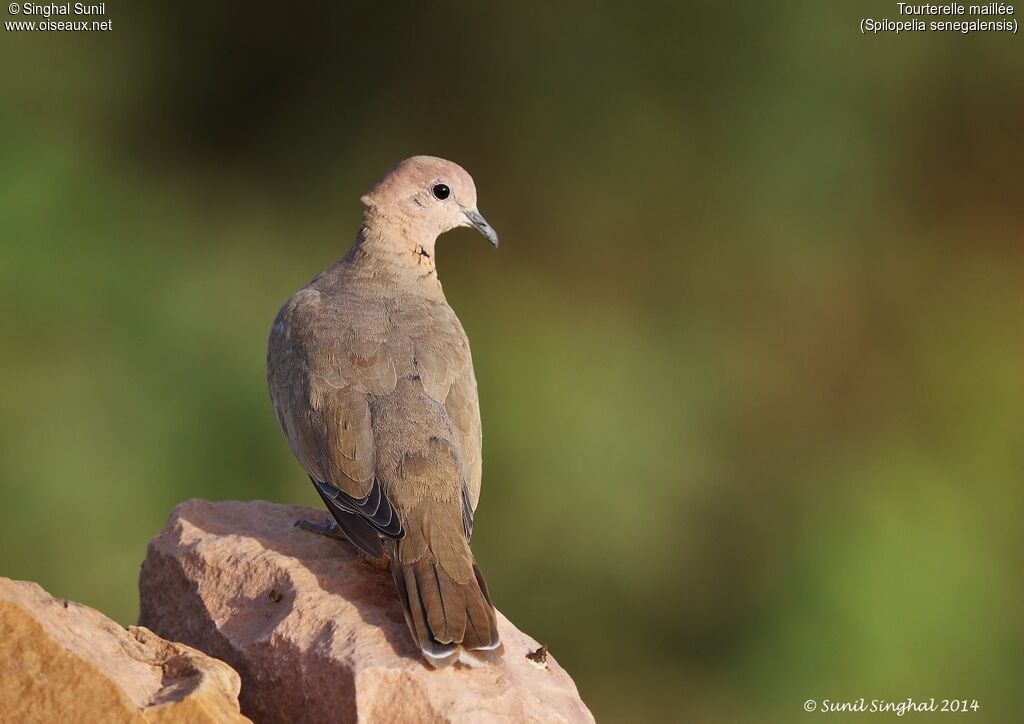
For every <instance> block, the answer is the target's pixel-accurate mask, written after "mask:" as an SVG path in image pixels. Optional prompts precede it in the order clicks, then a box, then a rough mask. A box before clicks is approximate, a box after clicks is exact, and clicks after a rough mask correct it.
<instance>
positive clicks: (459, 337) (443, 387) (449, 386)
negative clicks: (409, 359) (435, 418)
mask: <svg viewBox="0 0 1024 724" xmlns="http://www.w3.org/2000/svg"><path fill="white" fill-rule="evenodd" d="M427 317H428V319H429V326H428V327H427V328H426V330H425V332H424V334H422V335H420V336H418V337H416V338H415V339H414V342H413V349H414V353H415V361H416V369H417V373H418V374H419V378H420V382H421V384H422V385H423V390H424V391H425V392H426V393H427V395H429V396H430V397H431V398H432V399H434V400H435V401H437V402H440V403H442V404H443V405H444V409H445V412H446V413H447V415H448V420H449V423H450V425H451V432H452V436H453V438H454V440H455V442H456V444H457V450H458V457H459V462H460V463H461V467H462V490H461V500H462V516H463V528H464V530H465V533H466V538H467V539H468V538H470V537H472V534H473V512H474V511H475V510H476V506H477V502H478V501H479V499H480V476H481V460H480V448H481V428H480V404H479V401H478V399H477V389H476V377H475V376H474V374H473V360H472V357H471V355H470V351H469V341H468V340H467V339H466V333H465V331H464V330H463V329H462V325H461V324H460V323H459V320H458V317H456V316H455V313H454V312H453V311H452V310H451V308H450V307H448V306H447V305H437V306H434V307H432V308H430V309H429V310H428V314H427Z"/></svg>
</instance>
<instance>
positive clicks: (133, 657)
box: [0, 578, 249, 724]
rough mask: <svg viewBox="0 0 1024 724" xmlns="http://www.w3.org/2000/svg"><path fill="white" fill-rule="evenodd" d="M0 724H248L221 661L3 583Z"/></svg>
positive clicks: (24, 586)
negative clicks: (223, 723)
mask: <svg viewBox="0 0 1024 724" xmlns="http://www.w3.org/2000/svg"><path fill="white" fill-rule="evenodd" d="M0 642H2V645H3V649H2V650H3V656H0V702H2V709H0V721H3V722H18V724H32V723H35V722H39V723H40V724H42V723H43V722H46V723H47V724H48V723H50V722H140V723H153V724H155V723H158V722H159V723H161V724H163V723H166V724H170V723H171V722H190V723H194V724H205V723H207V722H208V723H209V724H217V723H219V722H248V721H249V720H248V719H246V718H245V717H244V716H242V715H241V713H240V712H239V708H238V690H239V686H240V683H239V679H238V674H236V673H235V672H234V671H232V670H231V667H229V666H228V665H227V664H225V663H224V662H222V661H217V660H216V659H212V658H210V657H208V656H206V655H205V654H203V653H201V652H199V651H196V650H195V649H192V648H189V647H188V646H182V645H181V644H175V643H171V642H169V641H165V640H163V639H162V638H160V637H159V636H157V635H156V634H154V633H153V632H152V631H149V630H147V629H145V628H142V627H136V626H132V627H130V628H129V629H128V630H125V629H124V628H122V627H121V626H119V625H118V624H117V623H115V622H114V621H111V620H110V619H109V618H107V617H106V616H104V615H103V614H101V613H100V612H99V611H95V610H93V609H91V608H89V607H88V606H83V605H82V604H80V603H75V602H73V601H67V600H64V599H56V598H53V597H52V596H50V595H49V594H48V593H47V592H46V591H44V590H43V589H42V588H41V587H40V586H39V585H38V584H35V583H31V582H26V581H12V580H11V579H9V578H0Z"/></svg>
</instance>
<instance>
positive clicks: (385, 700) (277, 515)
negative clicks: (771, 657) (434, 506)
mask: <svg viewBox="0 0 1024 724" xmlns="http://www.w3.org/2000/svg"><path fill="white" fill-rule="evenodd" d="M325 517H326V512H325V511H318V510H312V509H310V508H301V507H294V506H282V505H274V504H271V503H266V502H262V501H255V502H248V503H238V502H223V503H211V502H207V501H203V500H191V501H188V502H186V503H183V504H181V505H180V506H178V508H177V509H176V510H175V511H174V512H173V513H172V514H171V517H170V520H169V521H168V523H167V527H166V528H165V529H164V530H163V531H162V532H161V533H160V534H159V535H158V536H157V537H156V538H154V539H153V540H152V541H151V542H150V545H149V551H148V554H147V556H146V561H145V563H143V565H142V574H141V577H140V579H139V592H140V598H141V613H140V616H139V622H140V623H141V624H142V625H145V626H148V627H149V628H151V629H152V630H154V631H156V632H157V633H159V634H161V635H162V636H165V637H169V638H172V639H174V640H177V641H183V642H185V643H187V644H189V645H191V646H194V647H196V648H198V649H200V650H202V651H205V652H207V653H208V654H210V655H212V656H216V657H217V658H220V659H223V660H224V661H227V662H228V663H230V664H231V665H232V666H234V667H235V669H236V670H237V671H238V672H239V674H241V677H242V694H241V697H240V700H241V704H242V711H243V712H245V713H246V714H247V715H248V716H250V717H252V718H253V719H255V720H256V721H259V722H261V723H267V722H296V721H303V722H327V721H331V722H354V721H356V720H359V721H363V722H389V723H390V722H443V721H452V722H462V721H465V722H489V721H547V722H590V721H593V717H592V716H591V714H590V712H589V710H588V709H587V707H586V706H585V705H584V704H583V702H582V701H581V700H580V698H579V694H578V693H577V691H576V686H575V685H574V684H573V681H572V679H571V678H570V677H569V675H568V674H567V673H566V672H565V670H564V669H562V668H561V667H560V666H559V665H558V663H557V662H556V661H555V660H554V659H553V658H551V657H550V656H549V655H547V654H546V652H544V651H542V652H541V653H536V652H537V651H538V649H540V648H541V647H540V645H539V644H538V643H537V642H536V641H534V640H533V639H531V638H530V637H529V636H527V635H526V634H524V633H522V632H520V631H519V630H517V629H516V628H515V627H514V626H513V625H512V624H511V623H509V622H508V620H507V619H506V618H504V617H503V616H502V615H501V614H500V613H499V614H498V626H499V630H500V631H501V638H502V642H503V644H504V652H503V653H502V654H500V655H494V654H491V655H489V658H488V659H487V660H482V659H478V660H476V661H475V662H474V663H472V665H464V664H462V663H456V664H455V665H454V666H450V667H448V668H446V669H440V670H434V669H431V668H430V667H428V666H427V665H426V664H425V663H424V662H423V661H422V659H421V658H420V654H419V651H418V650H417V648H416V646H415V645H414V644H413V641H412V638H411V637H410V635H409V632H408V630H407V628H406V625H405V620H404V618H403V616H402V609H401V606H400V604H399V602H398V598H397V596H396V594H395V591H394V588H393V586H394V584H393V583H392V581H391V576H390V574H389V573H388V572H387V571H384V570H380V569H379V568H375V567H373V566H372V565H371V564H370V563H369V562H367V561H366V560H365V559H364V558H362V557H361V556H360V555H359V554H357V553H356V551H355V549H354V548H353V547H352V546H351V545H349V544H348V543H347V542H344V541H338V540H333V539H329V538H325V537H323V536H319V535H315V534H312V533H309V532H307V531H304V530H302V529H299V528H296V527H295V526H294V524H295V521H296V520H299V519H300V518H306V519H315V520H320V519H323V518H325Z"/></svg>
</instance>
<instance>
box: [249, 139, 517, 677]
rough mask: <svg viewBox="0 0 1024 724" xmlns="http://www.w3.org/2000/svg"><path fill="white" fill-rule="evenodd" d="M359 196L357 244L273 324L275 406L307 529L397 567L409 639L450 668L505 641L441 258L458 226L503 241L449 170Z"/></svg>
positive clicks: (477, 430) (457, 172)
mask: <svg viewBox="0 0 1024 724" xmlns="http://www.w3.org/2000/svg"><path fill="white" fill-rule="evenodd" d="M361 200H362V202H363V204H364V205H365V207H366V208H365V211H364V213H363V217H362V223H361V226H360V229H359V233H358V235H357V236H356V240H355V243H354V244H353V246H352V248H351V249H350V250H349V251H348V253H347V254H346V255H345V257H344V258H342V259H341V261H339V262H338V263H336V264H334V265H333V266H331V267H330V268H328V269H327V270H326V271H324V272H322V273H320V274H319V275H318V276H317V277H315V278H314V279H313V281H311V282H310V283H309V285H308V286H306V287H305V288H303V289H302V290H300V291H299V292H297V293H296V294H295V295H293V296H292V297H291V298H290V299H289V300H288V301H287V302H286V303H285V304H284V306H282V307H281V310H280V312H279V313H278V315H277V318H276V319H275V321H274V323H273V327H272V329H271V333H270V340H269V344H268V350H267V379H268V383H269V386H270V397H271V401H272V403H273V407H274V411H275V413H276V415H277V419H278V422H279V423H280V425H281V429H282V430H283V431H284V434H285V437H286V438H287V440H288V444H289V446H290V447H291V450H292V452H293V453H294V455H295V457H296V458H297V459H298V461H299V463H300V464H301V466H302V468H303V469H304V470H305V472H306V474H307V475H308V476H309V479H310V480H311V481H312V483H313V485H314V487H315V488H316V491H317V493H319V495H320V497H321V498H322V499H323V501H324V504H325V505H326V506H327V509H328V511H329V512H330V514H331V518H330V519H328V523H322V524H316V523H310V522H308V521H306V522H302V525H303V527H306V528H309V529H311V530H315V531H317V532H321V533H325V534H328V535H334V536H335V537H340V535H343V536H344V538H347V539H348V540H349V541H350V542H351V543H352V544H353V545H355V546H356V547H357V548H358V549H360V550H361V551H363V552H364V553H365V554H366V555H368V556H371V557H373V558H389V559H390V563H389V566H390V570H391V574H392V577H393V579H394V584H395V589H396V591H397V593H398V597H399V598H400V599H401V603H402V608H403V610H404V613H405V620H406V623H407V624H408V627H409V630H410V632H411V633H412V636H413V638H414V640H415V641H416V644H417V645H418V646H419V649H420V651H422V653H423V655H424V657H425V658H426V660H427V662H428V663H430V664H432V665H433V666H435V667H440V666H445V665H447V664H449V663H451V662H452V661H453V660H455V659H456V658H458V656H459V654H460V651H461V649H466V650H494V649H498V648H499V647H500V639H499V636H498V629H497V622H496V619H495V611H494V605H493V604H492V603H491V597H490V594H489V593H488V590H487V584H486V583H485V582H484V577H483V574H482V573H481V572H480V568H479V566H478V565H477V562H476V559H475V558H474V556H473V553H472V551H471V550H470V541H471V539H472V536H473V515H474V513H475V511H476V507H477V503H478V502H479V499H480V481H481V441H482V436H481V425H480V407H479V402H478V398H477V384H476V377H475V376H474V373H473V361H472V358H471V357H470V350H469V341H468V340H467V338H466V333H465V331H464V330H463V328H462V324H461V323H460V322H459V319H458V317H456V316H455V312H454V311H453V310H452V308H451V307H450V306H448V302H447V300H446V299H445V295H444V292H443V290H442V289H441V283H440V281H439V280H438V276H437V267H436V264H435V255H434V247H435V243H436V241H437V237H438V236H439V235H441V234H443V233H445V232H446V231H449V230H451V229H454V228H457V227H462V226H468V227H472V228H474V229H476V230H477V231H479V232H480V233H481V234H483V236H484V237H486V238H487V239H488V240H489V241H490V242H491V243H492V244H493V245H494V246H495V247H497V246H498V236H497V233H496V232H495V231H494V229H493V228H491V226H490V224H488V223H487V221H486V220H484V217H483V216H481V214H480V212H479V211H478V210H477V196H476V187H475V185H474V183H473V179H472V178H471V177H470V175H469V174H468V173H467V172H466V171H465V170H464V169H463V168H462V167H460V166H458V165H457V164H455V163H452V162H450V161H445V160H444V159H440V158H435V157H432V156H414V157H412V158H409V159H406V160H405V161H402V162H401V163H399V164H398V165H397V166H395V167H394V168H393V169H392V170H391V171H390V172H388V174H387V175H386V176H385V177H384V178H383V179H382V180H381V181H379V182H378V183H377V184H376V185H375V186H374V187H373V188H372V189H371V190H370V191H369V192H367V193H366V194H365V195H364V196H363V197H362V199H361ZM339 534H340V535H339Z"/></svg>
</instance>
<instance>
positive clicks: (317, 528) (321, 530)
mask: <svg viewBox="0 0 1024 724" xmlns="http://www.w3.org/2000/svg"><path fill="white" fill-rule="evenodd" d="M295 527H296V528H302V530H308V531H309V532H310V533H316V534H317V535H325V536H327V537H328V538H334V539H335V540H343V541H345V542H346V543H347V542H348V538H347V537H346V536H345V534H344V533H343V532H342V531H341V526H340V525H338V522H337V521H336V520H334V518H328V519H327V520H325V521H323V522H320V521H315V520H297V521H295Z"/></svg>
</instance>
